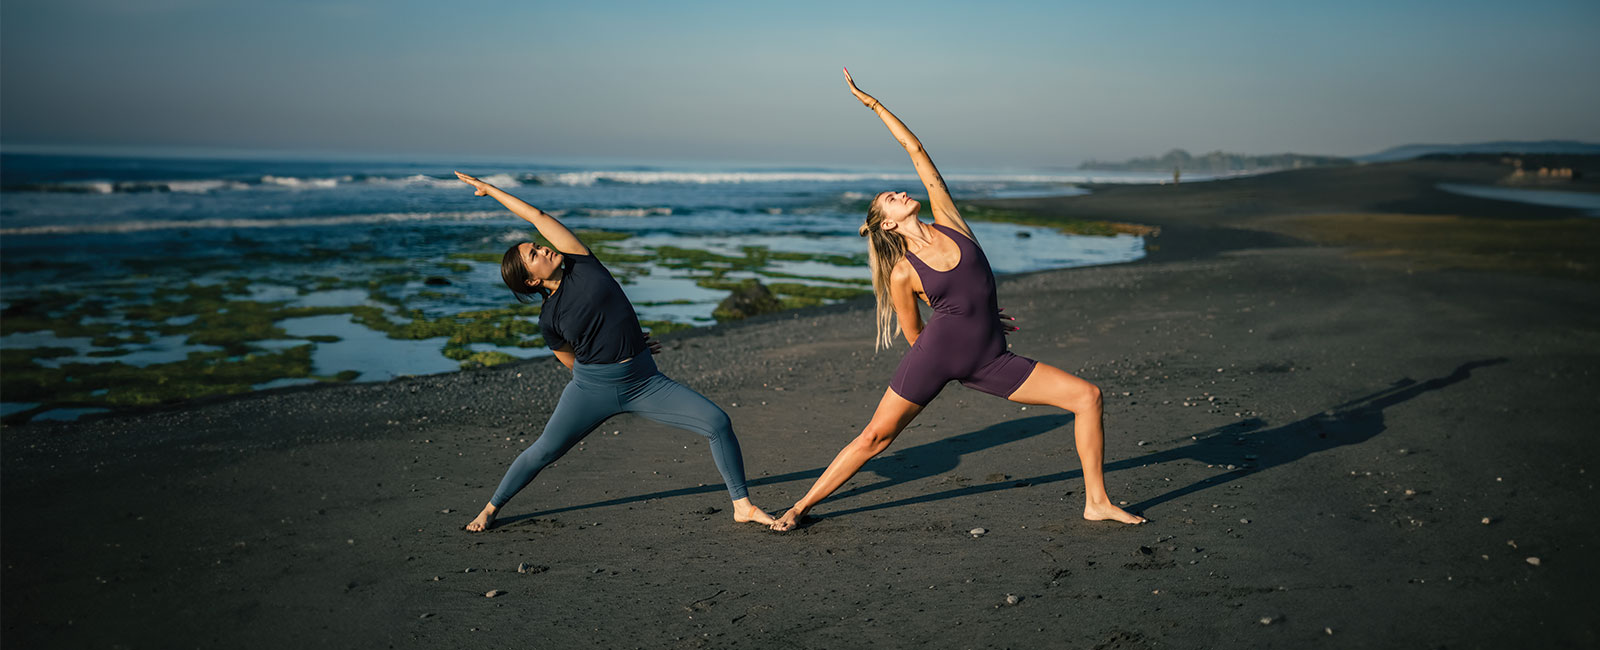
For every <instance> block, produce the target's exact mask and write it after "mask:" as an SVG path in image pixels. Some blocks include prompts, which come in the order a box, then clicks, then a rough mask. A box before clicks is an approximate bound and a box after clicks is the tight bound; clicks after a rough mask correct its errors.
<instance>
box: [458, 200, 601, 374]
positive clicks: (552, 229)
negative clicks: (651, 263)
mask: <svg viewBox="0 0 1600 650" xmlns="http://www.w3.org/2000/svg"><path fill="white" fill-rule="evenodd" d="M456 178H459V179H461V181H462V182H464V183H466V184H468V185H471V186H472V187H473V189H475V190H477V195H478V196H490V197H494V200H496V201H499V202H500V205H503V206H506V209H507V210H510V211H511V212H513V213H515V214H516V215H517V216H519V217H522V219H523V220H524V221H527V222H528V223H531V224H533V227H534V228H537V229H538V230H539V234H540V235H544V238H545V239H546V240H548V241H549V242H550V247H551V248H554V249H556V250H558V251H561V252H563V253H571V254H573V255H588V254H589V247H588V246H585V245H583V242H582V241H580V240H579V239H578V236H577V235H574V234H572V231H571V230H568V229H567V226H566V225H565V224H563V223H561V222H560V221H556V218H555V217H552V216H550V215H549V214H548V213H546V212H545V211H544V210H540V209H539V208H536V207H533V206H531V205H528V204H527V202H525V201H523V200H522V199H519V198H517V197H515V196H512V195H510V194H508V193H506V191H505V190H502V189H500V188H498V187H495V186H493V185H490V184H488V183H485V182H483V181H480V180H478V179H476V178H473V177H471V176H468V175H466V174H463V173H461V172H456ZM568 365H570V364H568Z"/></svg>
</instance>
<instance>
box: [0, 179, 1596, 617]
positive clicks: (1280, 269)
mask: <svg viewBox="0 0 1600 650" xmlns="http://www.w3.org/2000/svg"><path fill="white" fill-rule="evenodd" d="M1496 173H1499V172H1498V171H1497V170H1494V169H1493V168H1491V166H1489V165H1478V164H1472V163H1401V164H1393V165H1372V166H1363V167H1356V168H1349V169H1333V170H1304V171H1297V172H1289V173H1283V174H1274V175H1268V176H1262V177H1255V178H1248V179H1239V180H1232V181H1223V182H1216V183H1206V184H1185V185H1181V186H1177V187H1166V186H1155V187H1123V188H1102V190H1101V191H1099V192H1097V193H1095V194H1092V195H1089V196H1083V197H1068V198H1057V199H1029V200H1014V201H1005V202H989V203H988V205H993V206H999V207H1006V208H1012V209H1024V210H1031V211H1037V212H1040V213H1042V214H1051V215H1060V216H1062V217H1073V218H1099V219H1112V220H1119V221H1128V222H1134V223H1142V224H1150V225H1155V226H1159V227H1161V229H1162V232H1161V234H1160V235H1159V236H1158V237H1155V238H1152V239H1151V240H1150V243H1151V244H1153V245H1154V246H1153V248H1152V252H1151V255H1150V256H1149V258H1148V259H1146V260H1144V261H1141V262H1138V263H1134V264H1128V265H1120V266H1109V267H1098V268H1084V269H1071V270H1062V271H1050V272H1041V273H1034V274H1028V275H1024V276H1013V277H1007V278H1002V280H1001V282H1000V291H1001V304H1002V305H1003V306H1005V307H1006V309H1007V313H1013V314H1016V316H1017V318H1018V320H1019V324H1020V325H1021V327H1022V329H1021V331H1020V332H1017V333H1016V334H1013V335H1012V337H1011V342H1012V345H1013V350H1014V351H1016V352H1017V353H1019V354H1024V355H1027V356H1031V357H1034V358H1037V359H1039V360H1041V361H1044V362H1047V363H1050V364H1053V365H1057V366H1059V367H1062V368H1064V369H1067V370H1068V371H1070V372H1074V373H1076V374H1079V375H1080V376H1083V377H1085V378H1087V379H1089V380H1090V381H1093V382H1095V383H1096V384H1098V385H1100V386H1101V388H1102V389H1103V390H1104V392H1105V398H1106V399H1105V401H1106V428H1107V443H1106V468H1107V483H1108V488H1109V489H1110V491H1111V494H1112V496H1113V498H1114V499H1118V500H1123V501H1126V502H1127V506H1126V507H1127V508H1128V509H1130V510H1133V511H1137V512H1141V513H1143V514H1144V515H1145V516H1147V517H1149V518H1150V522H1149V523H1148V524H1146V525H1143V526H1138V527H1125V526H1120V525H1116V524H1108V523H1091V522H1085V521H1083V520H1082V519H1081V518H1080V517H1079V514H1080V513H1081V511H1082V506H1083V502H1082V498H1083V497H1082V480H1081V476H1080V473H1079V471H1078V468H1077V467H1078V464H1077V458H1076V455H1075V452H1074V450H1073V447H1072V445H1073V441H1072V416H1071V415H1070V414H1068V413H1065V412H1062V411H1058V410H1054V409H1049V408H1043V407H1028V408H1026V409H1024V408H1022V407H1020V406H1018V405H1015V404H1012V403H1009V402H1006V401H1003V400H1000V399H997V398H993V397H990V396H987V395H983V394H981V393H977V392H974V391H970V390H967V389H965V388H962V387H960V386H959V385H951V386H949V387H947V388H946V389H945V391H944V393H943V394H942V395H941V396H940V398H939V399H938V400H936V401H935V402H934V403H933V404H932V405H931V406H930V407H929V408H928V409H927V410H926V411H925V412H924V414H923V415H922V416H921V417H920V418H919V419H918V420H917V421H916V422H915V423H914V424H913V426H912V427H911V428H910V429H908V430H907V431H906V432H905V433H904V434H903V435H902V436H901V438H900V439H899V440H898V441H897V442H896V443H895V446H894V447H892V448H891V449H890V451H889V452H888V453H886V454H884V455H883V456H881V457H879V458H877V459H875V460H874V461H872V462H871V463H870V464H868V465H867V468H866V470H865V471H863V472H862V474H860V475H859V476H857V477H856V478H855V479H854V480H853V481H852V482H850V483H849V484H847V485H846V487H845V488H844V489H843V490H841V492H840V493H839V494H837V495H836V496H834V497H833V498H832V499H830V500H828V501H826V502H824V503H823V504H821V505H820V506H819V507H818V508H817V509H816V510H815V511H814V512H813V515H814V519H813V520H812V522H811V523H810V525H808V526H807V527H805V528H802V529H800V530H798V531H796V532H792V533H788V534H776V533H771V532H768V531H766V530H765V529H762V528H758V527H754V526H750V525H740V524H735V523H733V521H732V519H731V511H730V508H729V504H728V502H727V498H726V492H725V491H724V489H723V488H722V486H721V482H720V480H719V479H718V476H717V473H716V469H715V467H714V465H713V464H712V462H711V458H710V454H709V452H708V450H707V446H706V444H705V443H704V442H703V441H702V440H701V439H700V438H699V437H697V436H695V435H692V434H690V433H687V432H682V431H677V430H673V429H669V428H666V427H663V426H661V425H658V424H655V423H652V422H649V421H646V420H643V419H641V418H636V417H633V416H622V417H618V418H615V419H613V420H611V421H609V422H608V423H606V424H605V425H603V426H602V427H601V429H600V430H598V431H596V432H595V433H594V434H593V435H591V436H590V437H589V438H588V439H587V440H586V441H585V443H584V444H582V445H580V446H579V447H577V448H576V449H574V450H573V451H572V452H571V453H570V454H569V455H568V456H567V457H565V458H563V459H562V460H561V461H559V462H558V463H557V464H556V465H554V466H552V467H551V468H549V469H548V470H546V471H545V473H544V474H542V475H541V476H540V477H539V478H538V480H537V481H535V482H534V484H533V485H531V486H530V487H529V488H528V489H526V490H525V491H524V492H523V493H522V494H521V495H519V496H518V497H517V498H516V499H514V500H512V501H511V503H510V504H508V506H507V507H506V509H505V510H504V511H503V517H502V519H501V521H500V522H499V524H498V525H497V526H496V527H495V528H493V529H491V530H490V531H488V532H487V533H483V534H477V535H471V534H467V533H465V532H463V531H461V530H460V527H461V526H462V525H463V524H465V523H466V522H467V521H468V520H469V519H471V517H472V516H473V515H474V514H476V512H477V510H478V509H479V508H480V507H481V506H482V504H483V502H484V501H485V500H486V499H487V498H488V496H489V494H490V492H491V491H492V490H493V488H494V486H495V484H496V483H498V481H499V479H500V476H501V474H502V472H503V471H504V469H505V467H506V466H507V464H509V462H510V461H511V459H512V458H514V457H515V455H516V454H517V453H518V452H519V451H520V450H521V449H522V448H523V447H525V446H526V444H527V443H528V442H531V440H532V438H533V437H535V436H537V434H538V432H539V430H540V427H541V426H542V424H543V422H544V419H545V417H546V415H547V414H548V413H549V410H550V409H551V407H552V406H553V405H554V402H555V399H556V397H557V395H558V394H559V391H560V389H561V387H562V384H563V382H564V377H565V376H566V374H567V373H566V370H565V369H564V368H561V367H559V365H558V364H556V362H555V361H553V360H550V359H542V360H534V361H527V362H520V363H513V364H510V365H506V366H497V367H494V368H488V369H482V370H476V371H468V372H460V373H451V374H445V375H436V376H429V377H420V378H413V379H402V380H396V381H392V382H387V383H383V384H362V385H348V386H330V387H321V388H314V389H289V390H282V391H277V392H271V393H266V394H258V395H252V396H247V397H243V398H238V399H228V400H217V401H207V402H201V403H191V404H186V405H181V406H176V407H169V408H165V409H160V410H151V411H146V412H140V413H130V414H125V415H120V416H116V417H107V418H101V419H96V420H91V421H86V422H81V423H73V424H62V423H43V422H42V423H34V424H28V425H23V426H12V427H5V428H4V429H3V432H0V445H3V448H0V451H3V513H4V521H3V529H0V530H3V555H4V558H3V564H4V573H3V581H0V584H3V603H4V605H3V606H4V617H3V638H0V641H3V643H4V645H5V646H7V647H16V648H69V647H70V648H82V647H128V648H148V647H161V648H167V647H189V646H193V647H262V648H281V647H285V646H289V645H291V644H294V645H300V646H302V647H333V646H339V647H407V648H410V647H417V648H437V647H469V646H470V647H490V648H498V647H511V646H517V647H530V646H531V647H551V648H569V647H596V648H631V647H643V648H660V647H668V648H678V647H684V648H721V647H754V646H757V645H758V644H759V645H767V646H771V647H801V648H847V647H888V648H896V647H939V648H943V647H973V648H985V647H994V648H1007V647H1009V648H1040V647H1085V648H1090V647H1093V648H1145V647H1162V648H1202V647H1218V646H1222V645H1228V646H1243V647H1291V648H1300V647H1307V646H1311V645H1312V644H1322V645H1326V646H1328V647H1449V648H1478V647H1482V648H1499V647H1592V646H1594V645H1596V644H1597V643H1600V625H1597V623H1596V622H1595V619H1594V618H1593V616H1592V615H1591V614H1590V610H1591V608H1592V603H1593V602H1594V599H1593V596H1592V595H1591V594H1590V585H1591V583H1592V582H1593V579H1594V578H1595V577H1596V576H1600V557H1597V549H1596V548H1595V542H1594V539H1595V533H1596V529H1597V528H1600V525H1597V524H1596V523H1595V520H1594V518H1593V517H1592V515H1590V514H1587V513H1590V512H1592V511H1593V506H1592V504H1591V501H1592V500H1593V499H1594V497H1595V495H1596V492H1595V489H1594V484H1595V475H1593V474H1588V473H1587V472H1588V470H1589V469H1597V471H1600V463H1597V460H1600V447H1597V445H1596V442H1595V440H1594V431H1595V422H1596V421H1597V419H1600V399H1597V398H1596V396H1597V395H1600V376H1597V374H1596V372H1597V370H1596V369H1597V368H1600V291H1597V284H1596V282H1595V280H1594V277H1593V275H1592V269H1593V268H1594V263H1595V262H1596V261H1597V260H1596V259H1595V257H1594V256H1593V255H1592V253H1593V251H1594V250H1595V248H1596V247H1597V246H1600V241H1597V239H1596V238H1595V237H1594V232H1595V230H1594V227H1593V224H1594V220H1589V221H1583V220H1580V219H1575V218H1574V217H1572V213H1571V212H1570V211H1563V210H1558V209H1553V208H1540V207H1536V206H1519V205H1516V204H1509V203H1503V202H1496V201H1487V200H1482V199H1474V198H1470V197H1463V196H1456V195H1450V194H1447V193H1443V192H1440V191H1437V190H1434V189H1432V187H1433V184H1435V183H1437V182H1441V181H1444V182H1492V181H1493V178H1494V174H1496ZM1349 215H1365V216H1364V217H1363V218H1366V219H1369V220H1377V221H1378V222H1381V223H1379V225H1377V226H1372V225H1370V224H1367V225H1366V226H1364V227H1363V228H1360V229H1359V231H1360V232H1359V233H1358V234H1360V237H1357V238H1354V239H1339V238H1336V237H1333V236H1330V235H1328V232H1329V230H1328V229H1327V228H1325V227H1322V226H1317V225H1318V224H1327V223H1329V222H1333V223H1345V222H1346V221H1347V220H1348V219H1351V218H1353V217H1351V216H1349ZM1402 216H1403V217H1406V218H1410V219H1433V218H1449V219H1452V221H1441V222H1439V223H1441V224H1445V225H1443V226H1440V227H1441V228H1450V227H1458V226H1450V225H1449V224H1451V223H1455V224H1462V223H1465V224H1467V225H1466V226H1459V227H1461V228H1471V227H1477V226H1478V225H1481V224H1484V223H1500V222H1502V221H1505V220H1523V221H1526V222H1527V223H1529V224H1537V225H1538V226H1539V227H1545V228H1556V229H1558V230H1559V231H1560V232H1563V233H1566V235H1565V236H1564V237H1563V238H1562V239H1563V240H1565V241H1568V242H1572V241H1576V242H1577V243H1578V244H1579V245H1578V246H1577V247H1576V248H1575V249H1574V251H1575V252H1571V253H1570V254H1571V255H1572V256H1574V257H1573V260H1574V261H1572V264H1562V265H1556V267H1555V270H1553V271H1552V270H1551V269H1549V268H1544V267H1539V268H1535V269H1532V270H1528V269H1521V268H1518V269H1511V270H1507V269H1505V268H1503V267H1502V266H1501V265H1498V264H1485V265H1474V264H1472V263H1459V260H1460V259H1468V260H1472V259H1479V258H1484V257H1488V258H1494V257H1495V255H1498V254H1500V253H1502V252H1503V251H1497V250H1469V251H1466V253H1463V255H1465V257H1452V258H1450V259H1452V260H1456V261H1454V262H1448V263H1446V262H1441V261H1440V258H1438V257H1436V256H1430V255H1431V254H1430V253H1429V252H1428V251H1426V250H1413V249H1414V248H1415V247H1411V248H1408V247H1399V248H1396V247H1393V246H1388V247H1386V246H1384V245H1383V244H1384V241H1385V237H1388V236H1389V235H1386V234H1385V233H1386V232H1390V231H1386V230H1385V229H1384V227H1385V226H1384V224H1388V225H1389V226H1392V225H1393V224H1392V223H1391V222H1392V221H1393V220H1395V219H1398V218H1400V217H1402ZM1364 223H1365V222H1364ZM1429 223H1432V222H1429ZM1308 224H1309V225H1308ZM1313 226H1317V227H1313ZM1510 232H1512V233H1515V232H1516V230H1515V229H1513V230H1512V231H1510ZM983 243H984V245H985V246H986V247H987V248H988V249H989V250H990V251H994V250H996V249H997V247H1000V246H1003V245H1004V243H1003V242H991V241H985V242H983ZM1503 243H1504V246H1506V247H1511V248H1515V247H1516V245H1517V244H1518V242H1517V241H1515V239H1514V235H1507V236H1506V237H1505V238H1503ZM1585 251H1588V252H1587V253H1585ZM1455 252H1456V253H1460V251H1455ZM991 254H993V253H991ZM1563 254H1567V253H1563ZM1574 264H1575V265H1577V266H1576V267H1574V266H1573V265H1574ZM1585 264H1587V265H1588V266H1587V267H1584V265H1585ZM1564 268H1566V269H1569V271H1562V270H1561V269H1564ZM1585 268H1586V269H1590V270H1585ZM1571 269H1576V270H1571ZM871 319H872V314H871V310H870V304H869V303H868V302H864V301H856V302H852V303H848V304H844V305H835V306H831V307H824V308H818V309H811V310H803V311H798V312H790V313H784V314H778V315H774V316H769V317H764V318H761V319H757V320H754V321H749V322H746V323H742V324H739V325H736V326H717V327H713V328H708V329H704V330H695V331H690V332H682V333H677V334H673V335H670V336H668V337H667V350H665V351H664V352H663V354H662V355H661V356H660V357H659V359H658V363H659V364H660V365H661V367H662V369H663V370H664V371H665V372H666V373H667V374H669V375H670V376H672V377H674V378H676V379H678V380H680V381H682V382H684V383H686V384H687V385H689V386H691V387H694V388H696V389H697V390H700V391H701V392H703V393H705V394H706V395H707V396H708V397H710V398H711V399H712V400H713V401H715V402H717V403H718V404H719V405H722V406H723V407H724V408H725V409H727V411H728V412H729V414H730V415H731V416H732V417H733V420H734V424H735V427H736V429H737V431H738V432H739V436H740V441H741V443H742V444H743V447H744V454H745V461H746V467H747V469H748V470H749V473H750V477H751V493H752V497H753V498H754V499H755V501H756V503H758V504H760V505H762V506H763V507H765V508H767V509H768V510H769V511H772V512H773V513H774V514H776V513H778V512H780V511H782V510H783V509H784V508H785V507H786V506H787V505H788V504H790V503H792V502H793V501H794V500H795V499H796V498H798V497H799V496H800V495H801V494H803V493H804V491H805V490H806V488H807V487H809V485H810V483H811V482H812V480H813V479H815V477H816V476H817V475H818V474H819V473H820V471H821V469H822V468H823V467H824V466H826V464H827V462H828V461H829V460H830V459H831V458H832V457H833V455H834V453H835V452H837V451H838V449H839V448H840V447H841V446H842V445H844V444H845V443H846V442H847V441H848V440H849V439H850V438H851V437H853V436H854V435H855V434H856V432H857V431H859V428H860V427H861V426H862V425H863V424H865V422H866V421H867V419H868V417H869V416H870V414H871V412H872V408H873V406H874V405H875V404H876V403H877V401H878V399H879V398H880V397H881V395H882V393H883V390H884V388H885V386H886V385H887V381H888V379H889V377H890V375H891V374H892V372H893V369H894V366H895V363H896V361H898V359H899V356H900V354H901V353H902V352H903V351H904V347H903V343H902V344H901V345H900V346H898V347H896V348H893V349H891V350H889V351H887V352H880V353H878V354H876V355H874V354H873V352H872V325H871ZM1485 521H1487V523H1484V522H1485ZM974 528H984V529H986V530H987V532H986V533H985V534H983V535H981V536H973V535H972V534H970V533H969V531H971V530H972V529H974ZM1535 561H1536V562H1537V564H1535V563H1534V562H1535ZM519 565H526V568H527V570H526V572H519V571H518V567H519ZM491 590H499V591H502V592H503V594H501V595H498V596H496V597H494V598H485V596H484V594H485V593H487V592H490V591H491ZM1008 595H1013V596H1016V597H1017V600H1016V602H1015V604H1008V601H1007V596H1008ZM1330 632H1331V635H1330Z"/></svg>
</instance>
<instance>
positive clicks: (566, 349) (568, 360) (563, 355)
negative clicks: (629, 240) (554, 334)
mask: <svg viewBox="0 0 1600 650" xmlns="http://www.w3.org/2000/svg"><path fill="white" fill-rule="evenodd" d="M580 254H581V253H580ZM551 352H554V353H556V361H560V362H561V365H563V366H566V367H567V370H571V369H572V362H573V361H575V360H577V358H578V355H577V353H575V352H573V351H572V346H570V345H566V346H562V347H559V348H555V349H552V350H551Z"/></svg>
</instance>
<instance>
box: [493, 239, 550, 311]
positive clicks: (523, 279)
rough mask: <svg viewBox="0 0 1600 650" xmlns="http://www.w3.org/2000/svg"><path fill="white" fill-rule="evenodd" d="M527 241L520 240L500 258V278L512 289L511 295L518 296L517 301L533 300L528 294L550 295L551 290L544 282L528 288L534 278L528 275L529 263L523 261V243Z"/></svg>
mask: <svg viewBox="0 0 1600 650" xmlns="http://www.w3.org/2000/svg"><path fill="white" fill-rule="evenodd" d="M524 243H527V242H518V243H515V244H512V245H511V248H508V249H506V254H505V255H504V256H502V257H501V258H500V279H501V280H504V281H505V283H506V287H507V288H509V289H511V295H513V296H516V297H517V302H523V303H526V302H533V301H531V300H529V299H528V296H532V295H534V294H539V297H540V298H541V299H548V298H549V297H550V290H549V289H546V288H544V286H543V283H540V286H539V287H538V288H536V289H533V290H532V291H529V290H528V281H529V280H532V279H533V278H531V277H529V276H528V265H527V263H526V262H523V261H522V245H523V244H524Z"/></svg>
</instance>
